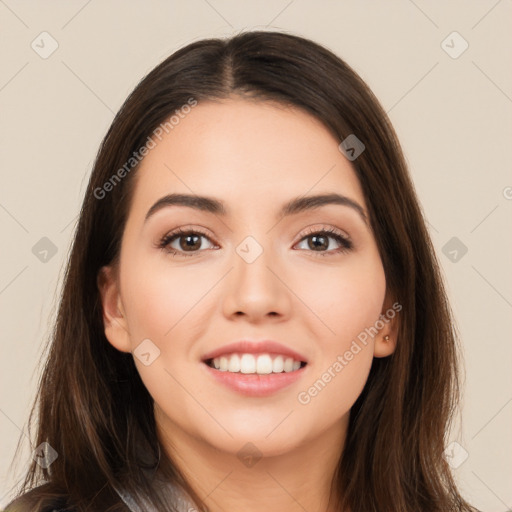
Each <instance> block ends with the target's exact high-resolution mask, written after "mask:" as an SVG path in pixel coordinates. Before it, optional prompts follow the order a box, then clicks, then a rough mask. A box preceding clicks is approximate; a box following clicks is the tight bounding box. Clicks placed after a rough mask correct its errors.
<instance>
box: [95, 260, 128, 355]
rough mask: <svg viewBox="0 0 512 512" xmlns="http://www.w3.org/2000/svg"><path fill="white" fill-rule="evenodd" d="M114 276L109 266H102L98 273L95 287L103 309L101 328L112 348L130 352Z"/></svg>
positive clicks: (125, 324)
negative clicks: (102, 327)
mask: <svg viewBox="0 0 512 512" xmlns="http://www.w3.org/2000/svg"><path fill="white" fill-rule="evenodd" d="M116 274H117V273H116V272H115V269H114V268H113V267H111V266H104V267H102V268H101V269H100V270H99V272H98V278H97V286H98V291H99V293H100V298H101V304H102V309H103V326H104V329H105V336H106V338H107V340H108V341H109V342H110V344H111V345H112V346H113V347H115V348H117V350H120V351H121V352H130V351H131V341H130V336H129V332H128V325H127V322H126V317H125V314H124V310H123V306H122V302H121V296H120V294H119V284H118V277H117V275H116Z"/></svg>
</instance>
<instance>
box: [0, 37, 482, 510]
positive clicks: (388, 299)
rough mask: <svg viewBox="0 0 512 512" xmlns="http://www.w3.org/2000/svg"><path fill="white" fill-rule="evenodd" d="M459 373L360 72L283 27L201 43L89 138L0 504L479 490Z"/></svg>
mask: <svg viewBox="0 0 512 512" xmlns="http://www.w3.org/2000/svg"><path fill="white" fill-rule="evenodd" d="M458 392H459V388H458V381H457V341H456V336H455V333H454V331H453V329H452V321H451V312H450V308H449V305H448V303H447V299H446V295H445V292H444V289H443V284H442V280H441V277H440V273H439V268H438V263H437V261H436V258H435V254H434V250H433V247H432V244H431V241H430V239H429V235H428V232H427V230H426V228H425V222H424V219H423V217H422V214H421V210H420V207H419V205H418V200H417V198H416V195H415V192H414V188H413V185H412V183H411V180H410V177H409V175H408V172H407V169H406V164H405V162H404V158H403V155H402V152H401V149H400V145H399V143H398V140H397V138H396V135H395V133H394V131H393V128H392V127H391V124H390V122H389V120H388V118H387V116H386V114H385V112H384V111H383V109H382V107H381V106H380V105H379V103H378V101H377V100H376V98H375V97H374V95H373V94H372V92H371V91H370V90H369V89H368V87H367V86H366V85H365V84H364V82H363V81H362V80H361V79H360V78H359V77H358V76H357V74H356V73H355V72H354V71H353V70H352V69H351V68H350V67H349V66H347V64H345V63H344V62H343V61H342V60H340V59H339V58H338V57H337V56H335V55H334V54H332V53H331V52H330V51H328V50H327V49H325V48H323V47H322V46H320V45H318V44H316V43H314V42H312V41H309V40H307V39H303V38H300V37H297V36H292V35H288V34H284V33H278V32H247V33H242V34H239V35H237V36H235V37H232V38H231V39H228V40H220V39H209V40H203V41H198V42H195V43H193V44H190V45H188V46H187V47H185V48H182V49H181V50H179V51H177V52H176V53H174V54H173V55H171V56H170V57H169V58H168V59H166V60H165V61H164V62H163V63H161V64H160V65H159V66H157V67H156V68H155V69H154V70H153V71H151V73H149V75H148V76H147V77H145V78H144V80H142V81H141V83H140V84H139V85H138V86H137V87H136V88H135V90H134V91H133V92H132V94H131V95H130V96H129V98H128V99H127V100H126V102H125V104H124V105H123V106H122V108H121V110H120V112H119V113H118V115H117V116H116V118H115V119H114V121H113V123H112V126H111V127H110V129H109V131H108V133H107V135H106V137H105V139H104V141H103V143H102V145H101V148H100V151H99V154H98V157H97V160H96V162H95V166H94V169H93V172H92V175H91V179H90V182H89V186H88V190H87V193H86V197H85V200H84V204H83V207H82V211H81V215H80V220H79V223H78V228H77V233H76V236H75V240H74V244H73V248H72V253H71V257H70V260H69V266H68V269H67V274H66V280H65V283H64V287H63V295H62V299H61V303H60V309H59V313H58V318H57V324H56V327H55V332H54V336H53V341H52V345H51V350H50V354H49V357H48V362H47V365H46V368H45V372H44V375H43V378H42V381H41V384H40V389H39V395H38V402H37V405H38V414H39V422H38V430H37V440H36V444H35V445H34V446H36V447H38V448H37V449H36V456H35V457H34V458H35V461H34V462H33V463H32V466H31V468H30V470H29V472H28V475H27V477H26V480H25V485H24V487H23V490H22V492H21V493H20V494H22V495H21V496H20V498H18V500H16V501H15V502H13V503H12V504H11V505H10V507H8V509H7V510H9V511H10V510H13V511H14V510H30V511H36V510H37V511H42V510H53V509H56V510H73V511H85V510H95V511H105V510H109V511H122V510H124V511H126V510H132V511H150V510H155V511H156V510H158V511H165V510H189V511H190V510H210V511H221V510H242V509H243V510H247V511H250V510H261V509H263V508H265V510H267V511H274V510H275V511H277V510H279V511H295V510H309V511H313V510H315V511H322V512H324V511H329V512H334V511H343V512H370V511H379V512H388V511H389V512H398V511H403V512H405V511H407V512H412V511H418V512H419V511H443V512H447V511H470V510H475V509H473V508H472V507H471V506H470V505H469V504H468V503H466V502H465V500H464V499H463V498H462V497H461V496H460V494H459V492H458V491H457V489H456V486H455V484H454V481H453V479H452V476H451V474H450V469H449V466H448V464H447V463H446V461H445V460H444V458H443V451H444V436H445V433H446V432H447V428H448V426H449V424H450V420H451V417H452V413H453V410H454V407H455V405H456V403H457V400H458ZM38 450H39V451H38ZM41 477H42V478H41ZM42 482H43V483H42ZM41 483H42V484H41ZM36 484H41V485H39V486H37V487H35V485H36ZM29 489H31V490H29ZM23 493H24V494H23Z"/></svg>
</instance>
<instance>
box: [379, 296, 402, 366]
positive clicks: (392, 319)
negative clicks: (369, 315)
mask: <svg viewBox="0 0 512 512" xmlns="http://www.w3.org/2000/svg"><path fill="white" fill-rule="evenodd" d="M401 309H402V306H401V304H399V303H398V302H394V303H393V301H392V300H391V299H390V298H389V297H387V298H386V301H385V303H384V307H383V309H382V313H381V315H380V318H381V319H382V323H383V324H384V326H383V328H382V329H381V330H380V331H379V333H378V334H377V336H375V342H374V349H373V355H374V357H388V356H390V355H391V354H392V353H393V352H394V351H395V349H396V345H397V337H398V327H399V324H400V317H399V311H401Z"/></svg>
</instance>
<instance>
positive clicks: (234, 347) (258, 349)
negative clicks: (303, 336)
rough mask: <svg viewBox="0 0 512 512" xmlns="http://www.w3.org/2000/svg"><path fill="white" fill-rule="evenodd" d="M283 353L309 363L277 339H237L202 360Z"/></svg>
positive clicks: (209, 353) (206, 355)
mask: <svg viewBox="0 0 512 512" xmlns="http://www.w3.org/2000/svg"><path fill="white" fill-rule="evenodd" d="M234 353H238V354H269V353H273V354H281V355H283V356H288V357H292V358H293V359H295V360H296V361H304V362H305V363H307V362H308V361H307V359H306V358H305V357H304V356H303V355H302V354H299V353H298V352H296V351H295V350H293V349H291V348H289V347H287V346H285V345H282V344H281V343H278V342H277V341H272V340H261V341H249V340H242V341H235V342H234V343H229V344H227V345H223V346H222V347H219V348H216V349H215V350H212V351H211V352H208V353H207V354H205V355H204V356H203V357H202V361H208V360H209V359H214V358H215V357H219V356H222V355H227V354H234Z"/></svg>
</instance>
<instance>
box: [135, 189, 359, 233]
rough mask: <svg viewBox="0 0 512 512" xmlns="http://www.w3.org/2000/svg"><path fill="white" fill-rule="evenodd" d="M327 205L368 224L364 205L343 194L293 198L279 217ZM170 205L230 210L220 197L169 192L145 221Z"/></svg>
mask: <svg viewBox="0 0 512 512" xmlns="http://www.w3.org/2000/svg"><path fill="white" fill-rule="evenodd" d="M327 205H341V206H348V207H349V208H352V209H353V210H354V211H356V212H357V213H358V214H359V216H360V217H361V219H362V220H363V222H364V223H365V224H366V225H368V219H367V216H366V213H365V211H364V209H363V207H362V206H361V205H360V204H359V203H357V202H356V201H354V200H353V199H350V198H349V197H346V196H344V195H341V194H334V193H332V194H319V195H315V196H300V197H296V198H294V199H291V200H290V201H288V202H287V203H285V204H284V205H283V207H282V208H281V210H280V211H279V212H278V214H277V217H287V216H290V215H296V214H298V213H302V212H305V211H307V210H314V209H316V208H320V207H322V206H327ZM168 206H186V207H188V208H194V209H195V210H201V211H205V212H209V213H213V214H214V215H221V216H226V215H227V214H228V211H227V209H226V207H225V205H224V203H223V202H222V201H220V200H218V199H215V198H213V197H207V196H197V195H190V194H168V195H166V196H163V197H161V198H160V199H159V200H158V201H157V202H156V203H155V204H154V205H153V206H152V207H151V208H150V209H149V210H148V212H147V214H146V218H145V219H144V222H147V220H148V219H149V218H150V217H151V216H152V215H154V214H155V213H156V212H157V211H159V210H161V209H162V208H165V207H168Z"/></svg>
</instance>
